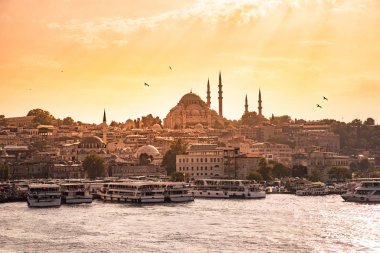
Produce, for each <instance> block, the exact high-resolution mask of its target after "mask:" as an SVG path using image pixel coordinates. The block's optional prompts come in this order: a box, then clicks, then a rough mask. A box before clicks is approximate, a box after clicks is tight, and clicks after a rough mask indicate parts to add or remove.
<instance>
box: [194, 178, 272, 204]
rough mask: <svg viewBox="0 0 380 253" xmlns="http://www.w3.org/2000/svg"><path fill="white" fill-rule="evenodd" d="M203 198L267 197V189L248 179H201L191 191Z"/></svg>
mask: <svg viewBox="0 0 380 253" xmlns="http://www.w3.org/2000/svg"><path fill="white" fill-rule="evenodd" d="M191 192H192V193H193V195H194V197H196V198H197V197H202V198H242V199H257V198H265V196H266V194H265V190H264V189H262V187H261V186H260V185H258V184H253V183H252V182H251V181H248V180H222V179H199V180H196V181H195V182H194V184H193V189H192V191H191Z"/></svg>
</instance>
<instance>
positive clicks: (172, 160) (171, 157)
mask: <svg viewBox="0 0 380 253" xmlns="http://www.w3.org/2000/svg"><path fill="white" fill-rule="evenodd" d="M187 146H188V144H187V143H186V142H184V141H183V140H182V139H178V140H177V141H176V142H175V143H173V144H172V145H170V149H169V150H168V151H167V152H166V153H165V155H164V157H163V159H162V165H163V166H164V167H165V168H166V172H167V174H168V175H171V174H172V173H173V172H175V167H176V156H177V155H182V154H185V153H186V150H187Z"/></svg>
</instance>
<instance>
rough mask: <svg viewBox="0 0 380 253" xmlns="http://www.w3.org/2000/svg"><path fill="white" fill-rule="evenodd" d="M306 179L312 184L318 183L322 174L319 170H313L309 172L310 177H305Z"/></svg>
mask: <svg viewBox="0 0 380 253" xmlns="http://www.w3.org/2000/svg"><path fill="white" fill-rule="evenodd" d="M307 179H309V180H310V181H312V182H319V181H321V180H322V173H321V171H320V170H319V169H314V170H312V171H311V175H310V176H307Z"/></svg>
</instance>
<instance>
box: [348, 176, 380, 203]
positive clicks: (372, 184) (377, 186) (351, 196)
mask: <svg viewBox="0 0 380 253" xmlns="http://www.w3.org/2000/svg"><path fill="white" fill-rule="evenodd" d="M341 197H342V198H343V199H344V200H345V201H347V202H374V203H376V202H378V203H380V181H376V180H371V181H363V182H362V184H361V186H359V187H357V188H355V190H354V191H353V192H347V193H345V194H342V195H341Z"/></svg>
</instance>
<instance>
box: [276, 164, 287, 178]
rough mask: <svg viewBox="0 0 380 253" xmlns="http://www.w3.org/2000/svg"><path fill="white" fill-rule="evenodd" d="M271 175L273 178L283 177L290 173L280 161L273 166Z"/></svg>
mask: <svg viewBox="0 0 380 253" xmlns="http://www.w3.org/2000/svg"><path fill="white" fill-rule="evenodd" d="M272 175H273V177H275V178H283V177H287V176H289V175H290V170H289V169H288V168H287V167H285V166H284V165H283V164H282V163H276V164H275V165H274V166H273V170H272Z"/></svg>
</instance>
